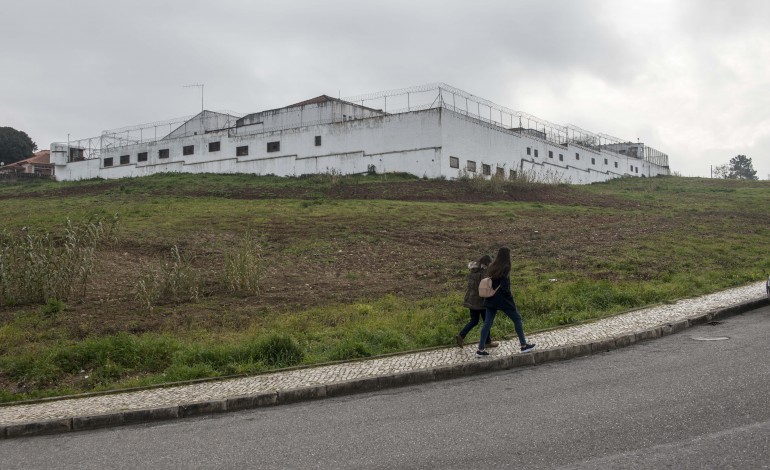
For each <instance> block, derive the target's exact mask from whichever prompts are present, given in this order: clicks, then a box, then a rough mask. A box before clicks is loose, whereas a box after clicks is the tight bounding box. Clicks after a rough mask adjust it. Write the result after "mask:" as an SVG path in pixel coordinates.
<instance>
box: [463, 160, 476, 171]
mask: <svg viewBox="0 0 770 470" xmlns="http://www.w3.org/2000/svg"><path fill="white" fill-rule="evenodd" d="M465 169H466V170H468V171H470V172H473V173H476V162H474V161H473V160H468V163H466V164H465Z"/></svg>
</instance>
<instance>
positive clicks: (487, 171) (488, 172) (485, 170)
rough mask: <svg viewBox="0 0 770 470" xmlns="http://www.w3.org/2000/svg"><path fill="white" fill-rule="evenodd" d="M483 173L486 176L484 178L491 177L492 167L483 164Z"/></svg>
mask: <svg viewBox="0 0 770 470" xmlns="http://www.w3.org/2000/svg"><path fill="white" fill-rule="evenodd" d="M481 172H482V173H483V174H484V176H489V175H491V174H492V167H491V166H489V165H486V164H484V163H482V164H481Z"/></svg>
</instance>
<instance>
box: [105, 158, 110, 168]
mask: <svg viewBox="0 0 770 470" xmlns="http://www.w3.org/2000/svg"><path fill="white" fill-rule="evenodd" d="M104 166H105V167H108V166H112V157H110V158H105V159H104Z"/></svg>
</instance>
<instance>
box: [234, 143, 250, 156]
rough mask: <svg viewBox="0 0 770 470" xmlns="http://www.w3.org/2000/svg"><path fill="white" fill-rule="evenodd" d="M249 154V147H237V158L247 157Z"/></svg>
mask: <svg viewBox="0 0 770 470" xmlns="http://www.w3.org/2000/svg"><path fill="white" fill-rule="evenodd" d="M248 154H249V146H248V145H242V146H240V147H235V156H236V157H245V156H246V155H248Z"/></svg>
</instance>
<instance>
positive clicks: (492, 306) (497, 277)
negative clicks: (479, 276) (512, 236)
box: [476, 247, 535, 357]
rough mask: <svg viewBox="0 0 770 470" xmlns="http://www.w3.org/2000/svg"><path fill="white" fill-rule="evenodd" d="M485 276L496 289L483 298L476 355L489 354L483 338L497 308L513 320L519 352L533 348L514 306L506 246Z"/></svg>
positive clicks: (486, 334) (517, 310)
mask: <svg viewBox="0 0 770 470" xmlns="http://www.w3.org/2000/svg"><path fill="white" fill-rule="evenodd" d="M487 276H489V277H490V278H492V288H493V289H497V290H496V291H495V295H493V296H492V297H487V298H486V300H484V306H485V307H486V312H485V315H484V317H485V318H484V326H483V327H481V341H479V349H478V351H476V357H484V356H489V353H488V352H487V351H485V345H484V338H486V337H487V336H488V335H489V332H490V330H491V329H492V323H494V321H495V315H496V314H497V311H498V310H502V311H503V312H504V313H505V314H506V315H508V318H510V319H511V321H513V326H514V328H516V335H517V336H518V337H519V343H520V344H521V352H527V351H531V350H533V349H535V344H534V343H533V344H529V343H527V340H526V338H525V337H524V325H523V324H522V321H521V315H520V314H519V309H518V308H516V302H514V300H513V294H511V250H510V249H509V248H508V247H502V248H500V250H498V252H497V256H496V257H495V260H494V261H493V262H492V264H490V265H489V268H487Z"/></svg>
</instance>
